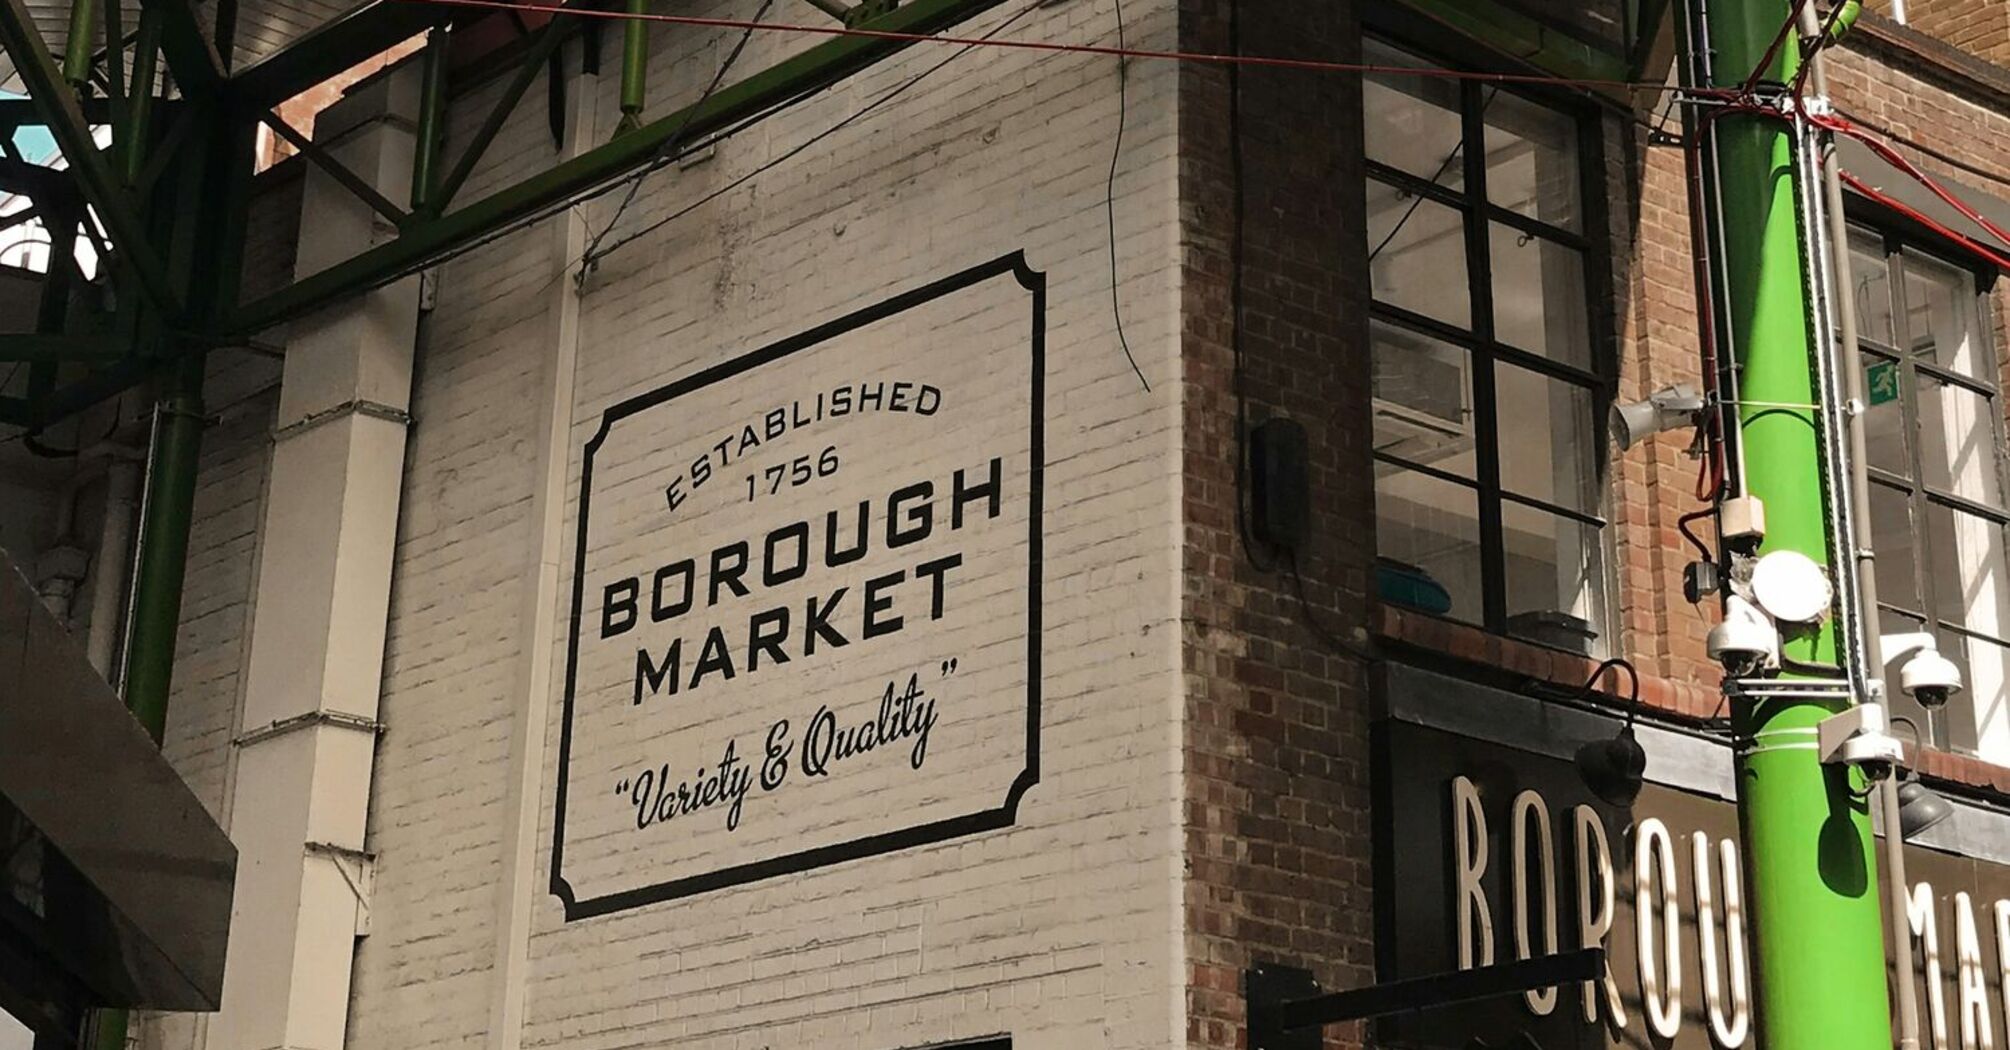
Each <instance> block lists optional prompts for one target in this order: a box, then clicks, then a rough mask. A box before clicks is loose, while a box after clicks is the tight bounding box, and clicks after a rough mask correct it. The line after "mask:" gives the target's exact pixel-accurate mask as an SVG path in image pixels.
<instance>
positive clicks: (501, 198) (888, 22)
mask: <svg viewBox="0 0 2010 1050" xmlns="http://www.w3.org/2000/svg"><path fill="white" fill-rule="evenodd" d="M10 2H14V3H18V2H19V0H10ZM1003 2H1004V0H912V2H910V3H906V4H903V5H901V6H900V7H898V8H896V9H895V10H893V11H892V12H890V13H888V14H886V15H884V16H882V17H880V18H878V19H875V20H873V21H872V22H871V23H869V27H870V28H873V29H879V30H886V31H891V32H898V33H917V34H919V33H936V32H941V31H942V30H944V29H947V28H949V27H951V26H954V25H956V24H958V23H960V22H963V21H965V20H966V19H969V18H972V17H975V16H976V15H979V14H981V13H983V12H985V11H988V10H990V9H992V8H994V7H997V6H998V5H999V4H1001V3H1003ZM911 43H912V41H907V40H890V39H886V38H884V37H855V36H847V37H837V38H834V39H832V40H829V41H826V42H824V43H822V44H818V45H816V46H815V47H812V48H810V49H808V50H806V51H804V52H802V53H801V54H798V55H796V56H794V57H792V58H789V59H786V60H784V61H782V62H780V63H778V64H776V65H775V66H773V67H771V68H769V69H767V70H764V71H763V72H761V73H757V74H755V75H753V76H751V77H748V78H747V79H745V80H742V81H740V82H738V83H736V84H731V85H728V86H726V87H724V88H721V89H720V90H718V91H716V92H713V93H712V95H711V96H710V97H708V98H705V99H702V100H700V101H698V102H695V103H693V104H691V105H689V106H686V107H683V108H681V109H679V110H677V111H675V112H672V113H667V114H665V115H664V116H662V117H659V118H658V119H656V120H653V121H651V122H649V123H647V124H645V125H643V126H642V127H641V128H639V129H637V130H636V131H634V132H632V133H630V134H627V135H623V136H621V137H619V138H617V139H615V140H614V141H613V142H609V143H607V144H606V145H603V146H600V147H598V148H596V149H593V150H591V151H589V152H587V153H582V154H580V155H579V156H577V157H575V158H573V159H571V160H569V161H566V162H564V163H562V164H559V165H557V166H555V167H552V168H550V169H548V170H546V171H544V172H542V173H540V174H538V175H535V176H532V177H531V178H528V179H525V180H524V181H522V182H519V183H517V184H516V185H514V186H510V187H508V188H506V189H501V190H497V191H496V192H494V193H491V194H489V195H488V196H486V197H483V198H481V199H480V200H477V201H474V202H472V203H470V204H468V205H466V206H464V207H461V208H457V209H455V210H453V211H450V212H447V213H446V214H444V215H441V216H439V217H438V218H433V219H426V220H420V221H415V222H412V223H409V224H407V226H406V227H405V229H404V230H402V231H401V232H400V234H399V236H398V237H397V238H396V239H394V240H391V241H389V242H387V243H385V244H382V245H379V246H377V247H375V248H372V249H370V250H368V251H365V252H363V253H362V254H360V255H357V256H354V257H353V258H350V259H348V260H345V261H343V262H340V263H337V264H335V265H334V266H330V267H328V268H327V269H325V270H322V271H320V272H319V273H316V274H314V275H312V276H310V277H307V278H305V279H303V280H301V281H297V282H295V283H294V284H293V285H292V286H290V287H288V288H285V289H282V290H280V291H278V292H274V293H272V294H270V295H267V296H265V297H263V298H261V299H258V300H255V301H253V302H251V303H248V304H246V305H244V306H243V307H241V308H240V309H239V310H238V311H237V312H236V313H235V314H233V315H231V316H230V317H228V318H227V319H226V321H225V327H224V332H225V333H227V334H232V335H243V334H249V333H251V332H256V331H259V330H261V329H264V328H267V327H270V326H271V325H274V324H277V323H279V322H281V321H285V320H288V319H290V318H294V317H299V316H300V315H302V314H306V313H310V312H312V311H314V310H316V309H319V308H321V307H323V306H326V305H328V304H329V303H332V302H335V301H336V300H338V299H342V298H344V297H346V296H350V295H354V294H357V293H359V292H363V291H368V290H369V289H372V288H377V287H381V286H382V285H385V284H388V283H390V282H391V281H394V280H397V279H398V278H399V277H402V276H405V275H407V274H410V273H413V272H416V271H418V270H420V269H423V268H424V267H426V266H428V265H431V264H432V263H434V262H437V261H438V260H439V259H441V258H442V257H444V256H445V255H447V254H449V253H451V252H453V251H455V250H456V249H460V248H465V247H467V246H469V245H471V244H473V243H475V242H476V241H478V240H480V239H481V238H483V237H486V236H489V235H491V234H494V233H496V232H498V231H500V230H504V229H507V228H509V227H510V226H512V225H514V224H516V223H520V222H523V221H526V220H529V219H533V218H536V217H537V216H539V215H540V214H541V213H543V212H545V211H547V210H548V209H551V208H554V207H560V206H563V205H564V204H565V203H566V202H568V201H571V200H573V199H575V198H577V197H578V196H579V195H581V194H583V193H586V192H587V191H589V190H593V189H595V188H598V187H601V186H604V185H606V184H607V183H609V182H610V181H612V180H614V179H618V178H620V177H621V176H623V175H625V174H628V173H629V172H632V171H634V170H636V169H637V168H640V167H643V166H644V165H647V164H649V163H650V162H651V161H653V160H655V159H657V157H656V154H657V151H658V150H660V149H661V148H662V147H663V145H664V144H665V143H667V142H669V141H670V140H671V139H672V138H673V137H676V136H679V135H681V136H682V139H681V140H682V141H685V142H697V141H701V140H702V139H704V138H705V136H707V135H710V134H713V133H715V132H719V131H724V130H726V129H727V128H730V127H732V126H733V125H734V124H737V123H739V122H740V121H742V120H746V119H749V118H751V117H755V116H758V115H760V114H762V113H764V112H766V111H768V110H770V109H772V108H774V107H776V106H779V105H783V104H786V103H789V102H792V101H794V100H797V99H800V98H802V97H804V96H806V95H809V94H813V93H815V92H817V91H820V90H822V89H824V88H826V87H829V86H830V85H832V84H834V83H837V82H838V81H840V80H843V79H844V78H845V77H847V76H850V75H851V74H852V73H855V72H857V71H858V70H860V69H863V68H865V67H867V66H870V65H872V64H873V63H875V62H878V61H880V60H881V59H884V58H886V57H887V56H889V55H892V54H896V53H898V52H900V51H902V50H905V49H906V48H907V47H908V46H909V45H910V44H911Z"/></svg>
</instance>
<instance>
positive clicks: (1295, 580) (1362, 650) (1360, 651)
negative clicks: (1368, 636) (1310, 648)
mask: <svg viewBox="0 0 2010 1050" xmlns="http://www.w3.org/2000/svg"><path fill="white" fill-rule="evenodd" d="M1284 569H1285V575H1287V576H1289V577H1290V578H1291V593H1292V595H1293V596H1294V597H1296V598H1297V599H1298V614H1299V618H1300V619H1301V620H1303V621H1304V622H1305V629H1306V630H1308V631H1310V632H1312V636H1313V637H1314V638H1317V639H1318V640H1319V641H1320V643H1321V644H1323V645H1325V646H1326V647H1327V648H1329V649H1333V650H1336V651H1338V652H1341V653H1344V654H1346V655H1348V656H1356V657H1359V658H1361V659H1363V660H1376V659H1380V657H1378V656H1377V655H1376V654H1375V652H1374V650H1372V649H1370V648H1368V647H1367V646H1365V645H1361V644H1359V643H1356V642H1350V641H1347V640H1346V639H1344V638H1341V637H1340V636H1339V635H1337V634H1334V633H1333V632H1332V631H1329V630H1327V629H1326V625H1325V624H1323V623H1321V622H1320V621H1319V614H1318V611H1317V610H1315V609H1314V608H1313V607H1312V603H1311V602H1310V601H1308V600H1306V597H1305V575H1304V574H1303V573H1301V572H1299V571H1298V552H1296V551H1291V552H1288V554H1287V555H1286V558H1285V562H1284Z"/></svg>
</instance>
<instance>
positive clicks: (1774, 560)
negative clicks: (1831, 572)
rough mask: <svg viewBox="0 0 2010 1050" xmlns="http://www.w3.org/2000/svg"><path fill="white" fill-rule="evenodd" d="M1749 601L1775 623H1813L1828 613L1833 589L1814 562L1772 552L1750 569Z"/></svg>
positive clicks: (1797, 555) (1798, 555) (1789, 553)
mask: <svg viewBox="0 0 2010 1050" xmlns="http://www.w3.org/2000/svg"><path fill="white" fill-rule="evenodd" d="M1752 598H1753V599H1754V600H1756V601H1757V602H1758V603H1759V608H1761V609H1764V610H1765V611H1766V614H1767V615H1768V616H1771V617H1772V618H1773V619H1775V620H1785V621H1786V622H1788V623H1812V622H1814V621H1816V620H1819V619H1821V618H1822V614H1824V613H1826V612H1828V611H1829V603H1830V602H1831V601H1832V600H1834V598H1835V589H1834V588H1833V587H1832V586H1830V584H1829V576H1828V573H1826V572H1823V571H1822V567H1821V566H1819V565H1817V564H1815V560H1814V559H1813V558H1810V557H1808V556H1807V555H1805V554H1802V553H1801V552H1799V551H1773V552H1772V553H1770V554H1768V555H1766V556H1765V557H1763V558H1760V559H1759V560H1758V562H1757V563H1756V564H1754V565H1753V566H1752Z"/></svg>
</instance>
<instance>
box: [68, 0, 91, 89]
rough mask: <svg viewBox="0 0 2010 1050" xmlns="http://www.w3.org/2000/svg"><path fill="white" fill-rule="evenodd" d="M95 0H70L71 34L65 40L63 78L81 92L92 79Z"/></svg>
mask: <svg viewBox="0 0 2010 1050" xmlns="http://www.w3.org/2000/svg"><path fill="white" fill-rule="evenodd" d="M97 11H98V9H97V5H96V4H95V3H93V0H70V35H69V37H68V38H66V39H65V40H64V41H63V79H64V80H67V81H69V82H70V83H72V84H74V85H76V86H77V90H78V93H79V94H82V93H83V92H84V90H85V86H86V85H88V84H89V83H90V81H91V39H92V37H93V36H95V35H96V34H95V33H93V32H92V25H93V23H94V22H95V21H96V20H97V19H96V15H97Z"/></svg>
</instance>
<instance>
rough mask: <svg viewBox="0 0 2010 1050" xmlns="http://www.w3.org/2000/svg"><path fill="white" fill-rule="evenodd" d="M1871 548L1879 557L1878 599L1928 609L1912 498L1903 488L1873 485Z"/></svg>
mask: <svg viewBox="0 0 2010 1050" xmlns="http://www.w3.org/2000/svg"><path fill="white" fill-rule="evenodd" d="M1870 549H1871V550H1872V551H1874V552H1876V554H1877V600H1878V601H1880V602H1885V603H1888V604H1891V605H1896V606H1898V607H1899V608H1901V609H1911V610H1914V611H1918V610H1921V609H1924V608H1925V607H1926V603H1924V602H1922V601H1920V600H1919V569H1918V565H1919V554H1918V552H1917V551H1914V550H1913V547H1912V497H1911V494H1909V493H1907V492H1906V491H1905V490H1903V489H1895V488H1892V487H1891V486H1889V485H1880V484H1878V483H1877V482H1874V481H1873V482H1871V485H1870Z"/></svg>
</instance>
